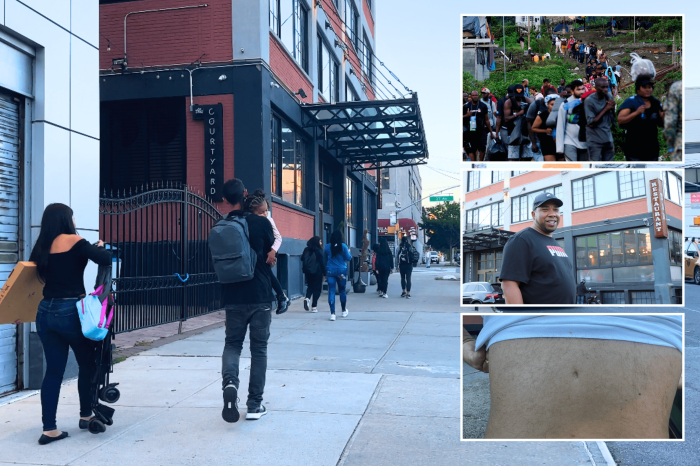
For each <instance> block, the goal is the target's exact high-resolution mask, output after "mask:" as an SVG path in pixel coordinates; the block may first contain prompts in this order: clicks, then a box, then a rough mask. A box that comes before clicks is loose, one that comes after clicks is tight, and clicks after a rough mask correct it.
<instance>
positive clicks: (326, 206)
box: [318, 163, 333, 215]
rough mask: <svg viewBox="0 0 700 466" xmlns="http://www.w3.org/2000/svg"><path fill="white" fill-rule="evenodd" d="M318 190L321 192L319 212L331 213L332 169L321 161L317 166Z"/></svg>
mask: <svg viewBox="0 0 700 466" xmlns="http://www.w3.org/2000/svg"><path fill="white" fill-rule="evenodd" d="M319 171H320V173H319V177H318V179H319V191H320V194H321V205H320V208H321V212H323V213H324V214H328V215H333V171H332V170H331V169H330V168H328V165H326V164H325V163H321V164H320V167H319Z"/></svg>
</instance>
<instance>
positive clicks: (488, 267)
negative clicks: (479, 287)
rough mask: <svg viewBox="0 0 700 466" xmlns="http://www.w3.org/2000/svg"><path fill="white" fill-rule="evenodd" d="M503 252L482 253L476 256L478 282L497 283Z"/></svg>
mask: <svg viewBox="0 0 700 466" xmlns="http://www.w3.org/2000/svg"><path fill="white" fill-rule="evenodd" d="M502 261H503V251H488V252H480V253H479V254H477V256H476V274H477V275H476V281H478V282H489V283H497V280H498V275H499V273H498V272H500V271H501V262H502Z"/></svg>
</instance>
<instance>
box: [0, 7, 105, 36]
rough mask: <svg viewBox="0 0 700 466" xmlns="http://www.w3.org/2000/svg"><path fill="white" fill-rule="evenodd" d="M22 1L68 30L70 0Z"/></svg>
mask: <svg viewBox="0 0 700 466" xmlns="http://www.w3.org/2000/svg"><path fill="white" fill-rule="evenodd" d="M7 1H8V2H11V1H13V0H7ZM22 3H24V4H25V5H28V6H29V7H30V8H32V9H34V10H36V11H38V12H39V13H41V14H42V15H44V16H46V17H47V18H49V19H50V20H51V21H53V22H55V23H58V24H60V25H61V26H63V27H64V28H66V29H68V30H69V31H70V4H71V0H22ZM95 3H97V2H95ZM25 8H26V7H25Z"/></svg>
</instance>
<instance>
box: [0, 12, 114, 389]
mask: <svg viewBox="0 0 700 466" xmlns="http://www.w3.org/2000/svg"><path fill="white" fill-rule="evenodd" d="M98 12H99V4H98V2H97V1H94V0H51V1H48V0H44V1H41V0H24V1H23V2H22V3H20V2H18V1H15V0H0V164H1V165H2V166H3V169H4V170H3V176H2V177H1V178H0V191H1V192H0V285H2V284H4V283H5V281H6V280H7V277H8V276H9V274H10V272H11V271H12V269H13V268H14V266H15V264H16V263H17V262H18V261H22V260H28V258H29V254H30V253H31V248H32V245H33V244H34V241H35V239H36V237H37V235H38V232H39V228H40V225H41V216H42V213H43V211H44V208H45V207H46V206H47V205H48V204H51V203H54V202H60V203H63V204H66V205H69V206H70V207H71V208H72V209H73V211H74V214H75V220H76V223H77V226H78V234H79V235H81V236H82V237H84V238H86V239H87V240H88V241H90V242H94V241H97V239H98V208H99V171H100V167H99V152H100V141H99V136H100V135H99V121H100V115H99V76H98V70H99V64H98V41H99V27H98V25H99V18H98ZM96 271H97V268H96V267H90V266H89V267H88V269H87V270H86V273H85V276H86V277H88V278H87V279H86V285H88V286H89V285H90V283H92V284H94V277H95V274H96ZM88 286H86V289H90V288H88ZM71 358H72V357H71ZM72 372H75V362H74V361H73V362H72V364H71V363H69V368H68V370H67V373H66V375H67V376H70V375H74V374H72ZM76 373H77V372H76ZM42 377H43V354H42V349H41V344H40V342H39V340H38V338H37V335H36V333H35V328H34V325H33V324H21V325H0V396H1V395H2V394H6V393H8V392H12V391H14V390H17V389H24V388H38V387H37V384H40V383H41V378H42Z"/></svg>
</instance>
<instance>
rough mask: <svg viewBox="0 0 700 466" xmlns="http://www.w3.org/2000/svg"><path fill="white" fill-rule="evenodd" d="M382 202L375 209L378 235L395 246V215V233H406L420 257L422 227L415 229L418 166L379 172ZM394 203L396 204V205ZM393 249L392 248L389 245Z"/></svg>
mask: <svg viewBox="0 0 700 466" xmlns="http://www.w3.org/2000/svg"><path fill="white" fill-rule="evenodd" d="M379 183H381V190H382V191H381V192H382V205H381V209H379V210H378V211H377V227H378V233H379V238H380V239H381V238H385V239H386V240H387V242H388V243H389V246H392V247H394V246H396V245H395V233H394V232H393V228H390V227H391V220H392V215H393V214H396V212H397V211H398V214H396V226H398V227H399V233H400V234H399V235H396V236H401V235H403V234H406V235H408V238H409V239H410V240H411V242H412V243H413V245H414V246H415V247H416V249H417V250H418V254H419V255H420V257H419V258H418V259H419V260H420V259H422V257H423V246H424V237H423V230H421V229H420V228H418V224H419V223H420V222H421V214H422V211H423V209H422V202H421V198H422V197H423V188H422V182H421V177H420V171H419V169H418V166H411V167H399V168H383V169H382V170H381V173H380V180H379ZM397 202H398V204H397ZM392 250H393V248H392Z"/></svg>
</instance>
